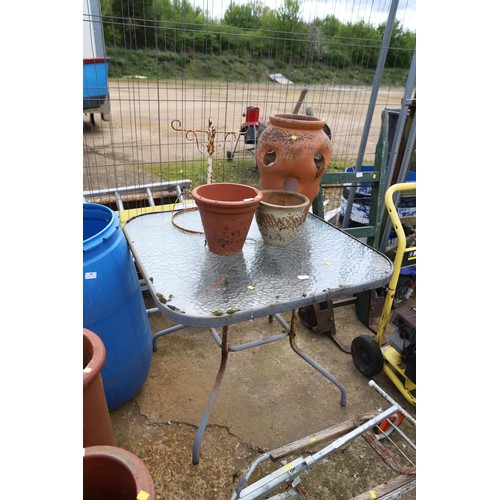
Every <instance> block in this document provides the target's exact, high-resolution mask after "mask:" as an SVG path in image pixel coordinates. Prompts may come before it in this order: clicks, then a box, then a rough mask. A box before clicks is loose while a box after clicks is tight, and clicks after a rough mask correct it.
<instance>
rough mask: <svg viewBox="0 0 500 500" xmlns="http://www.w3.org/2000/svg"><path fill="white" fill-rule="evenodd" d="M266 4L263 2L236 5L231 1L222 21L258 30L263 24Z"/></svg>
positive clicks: (238, 26)
mask: <svg viewBox="0 0 500 500" xmlns="http://www.w3.org/2000/svg"><path fill="white" fill-rule="evenodd" d="M263 10H264V6H263V5H262V3H261V2H252V3H246V4H244V5H234V4H232V3H231V5H230V6H229V8H228V9H227V10H226V12H225V13H224V17H223V18H222V23H223V24H225V25H227V26H234V27H236V28H242V29H249V30H256V29H258V28H260V26H261V19H262V13H263Z"/></svg>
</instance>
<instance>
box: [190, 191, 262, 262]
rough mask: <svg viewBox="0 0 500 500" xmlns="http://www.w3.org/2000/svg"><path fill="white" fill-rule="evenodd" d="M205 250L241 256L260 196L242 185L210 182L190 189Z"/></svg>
mask: <svg viewBox="0 0 500 500" xmlns="http://www.w3.org/2000/svg"><path fill="white" fill-rule="evenodd" d="M191 195H192V197H193V199H194V201H195V203H196V206H197V207H198V210H199V212H200V216H201V222H202V224H203V230H204V232H205V239H206V241H207V244H208V249H209V250H210V251H211V252H213V253H215V254H218V255H234V254H237V253H240V252H241V250H242V249H243V244H244V243H245V239H246V237H247V234H248V231H249V230H250V225H251V224H252V219H253V216H254V214H255V210H256V209H257V206H258V205H259V202H260V200H261V199H262V193H261V192H260V191H259V190H258V189H256V188H254V187H252V186H246V185H244V184H233V183H223V182H220V183H212V184H204V185H202V186H198V187H196V188H194V189H193V191H192V192H191Z"/></svg>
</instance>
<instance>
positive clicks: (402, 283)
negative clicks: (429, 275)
mask: <svg viewBox="0 0 500 500" xmlns="http://www.w3.org/2000/svg"><path fill="white" fill-rule="evenodd" d="M412 284H413V280H412V279H411V278H410V277H409V276H400V277H399V279H398V284H397V286H396V292H395V293H394V300H393V303H392V308H393V309H398V308H399V307H401V306H402V305H404V303H405V302H406V300H407V299H406V298H405V294H406V292H407V291H408V290H409V289H410V288H411V286H412Z"/></svg>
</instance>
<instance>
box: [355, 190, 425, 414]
mask: <svg viewBox="0 0 500 500" xmlns="http://www.w3.org/2000/svg"><path fill="white" fill-rule="evenodd" d="M416 188H417V183H416V182H405V183H400V184H394V185H392V186H391V187H389V189H388V190H387V191H386V193H385V205H386V207H387V210H388V212H389V217H390V218H391V222H392V225H393V227H394V230H395V232H396V237H397V241H398V243H397V250H396V255H395V257H394V272H393V275H392V278H391V280H390V281H389V285H388V290H387V295H386V298H385V302H384V307H383V310H382V316H381V318H380V323H379V326H378V330H377V334H376V336H375V338H374V337H371V336H369V335H360V336H358V337H356V338H354V339H353V341H352V344H351V355H352V358H353V361H354V364H355V365H356V367H357V368H358V370H359V371H360V372H361V373H363V375H366V376H367V377H374V376H375V375H378V374H379V373H380V372H381V371H383V372H384V373H385V374H386V375H387V376H388V377H389V378H390V379H391V381H392V382H393V384H394V385H395V386H396V387H397V389H398V390H399V391H400V392H401V394H402V395H403V396H404V397H405V399H406V400H407V401H409V402H410V403H411V404H413V405H415V406H416V404H417V397H416V389H417V385H416V326H415V324H416V308H415V307H406V308H405V309H404V310H401V309H399V310H398V311H397V312H396V313H395V316H394V318H393V320H392V323H393V324H395V325H396V326H398V330H396V331H395V332H393V333H392V335H391V336H390V339H389V342H388V343H386V344H384V337H385V332H386V328H387V324H388V323H389V317H390V314H391V311H392V306H393V303H394V295H395V292H396V287H397V284H398V279H399V275H400V271H401V269H402V268H403V267H407V266H413V265H415V264H416V259H417V247H416V243H415V246H411V247H407V243H406V235H405V232H404V230H403V225H402V223H401V221H400V218H399V215H398V212H397V209H396V206H395V204H394V200H393V197H394V193H396V192H399V191H414V190H415V191H416Z"/></svg>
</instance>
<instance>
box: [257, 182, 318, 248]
mask: <svg viewBox="0 0 500 500" xmlns="http://www.w3.org/2000/svg"><path fill="white" fill-rule="evenodd" d="M262 195H263V198H262V200H261V202H260V203H259V206H258V207H257V210H256V212H255V220H256V221H257V226H258V228H259V231H260V233H261V235H262V239H263V240H264V242H265V243H267V244H268V245H272V246H286V245H289V244H290V243H291V242H292V241H293V240H294V239H295V236H296V234H297V231H298V230H299V228H300V226H301V225H302V223H303V222H304V216H306V215H307V208H308V207H309V203H310V202H309V198H308V197H307V196H306V195H304V194H301V193H294V192H291V191H282V190H278V189H274V190H273V189H271V190H263V191H262Z"/></svg>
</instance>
